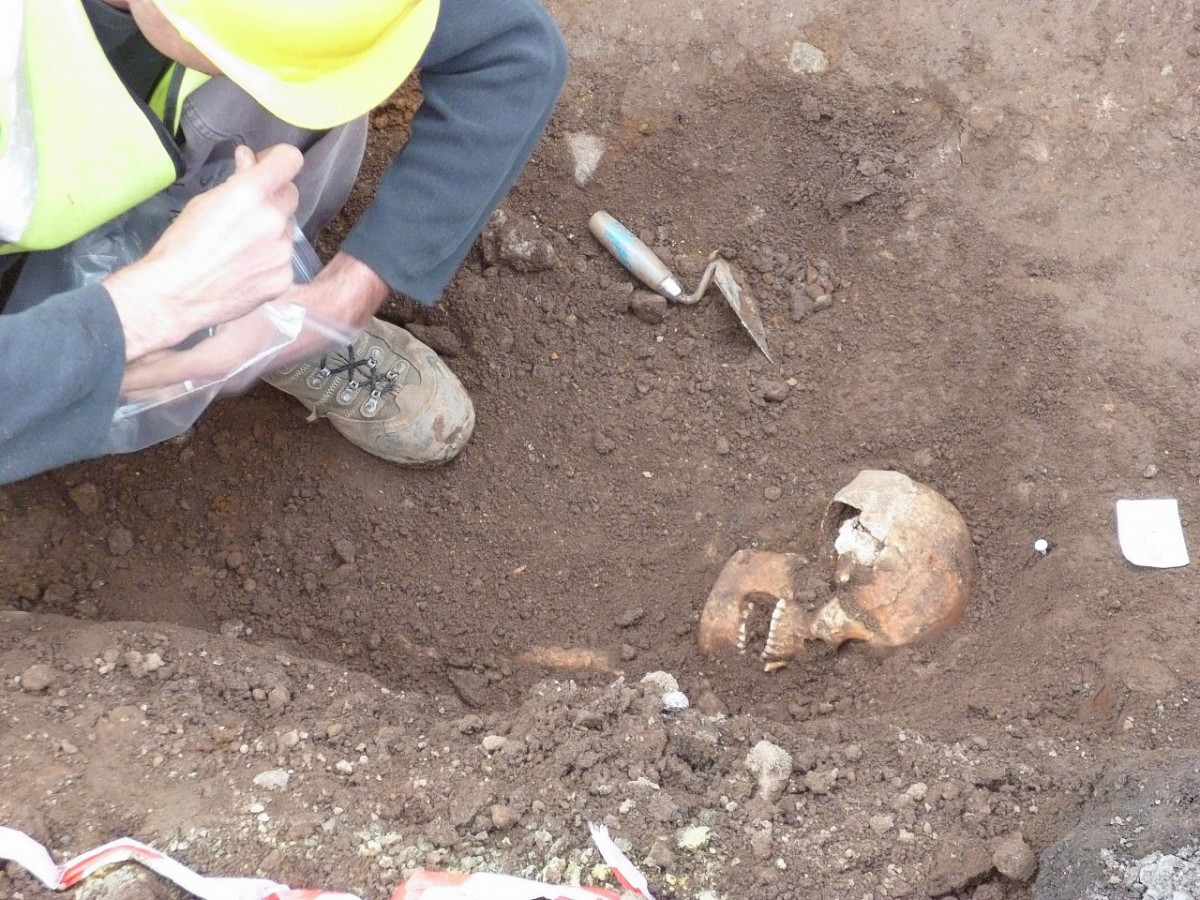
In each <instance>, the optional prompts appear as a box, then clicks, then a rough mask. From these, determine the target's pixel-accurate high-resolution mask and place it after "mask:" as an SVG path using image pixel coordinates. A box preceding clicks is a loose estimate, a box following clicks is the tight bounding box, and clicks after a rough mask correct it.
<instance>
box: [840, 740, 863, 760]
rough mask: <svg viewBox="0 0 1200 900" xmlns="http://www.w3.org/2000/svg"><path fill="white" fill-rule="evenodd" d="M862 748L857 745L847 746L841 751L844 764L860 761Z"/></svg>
mask: <svg viewBox="0 0 1200 900" xmlns="http://www.w3.org/2000/svg"><path fill="white" fill-rule="evenodd" d="M862 755H863V752H862V747H860V746H858V744H847V745H846V746H845V747H844V748H843V749H842V756H844V757H846V762H858V761H859V760H860V759H862Z"/></svg>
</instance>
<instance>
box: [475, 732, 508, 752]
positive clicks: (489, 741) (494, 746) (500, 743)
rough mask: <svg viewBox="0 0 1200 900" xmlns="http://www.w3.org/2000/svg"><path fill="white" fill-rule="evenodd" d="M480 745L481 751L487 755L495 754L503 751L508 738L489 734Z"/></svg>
mask: <svg viewBox="0 0 1200 900" xmlns="http://www.w3.org/2000/svg"><path fill="white" fill-rule="evenodd" d="M481 743H482V746H483V749H484V750H486V751H487V752H488V753H495V752H496V751H497V750H503V749H504V745H505V744H507V743H508V738H506V737H504V736H503V735H499V734H489V735H488V736H487V737H485V738H484V739H483V741H482V742H481Z"/></svg>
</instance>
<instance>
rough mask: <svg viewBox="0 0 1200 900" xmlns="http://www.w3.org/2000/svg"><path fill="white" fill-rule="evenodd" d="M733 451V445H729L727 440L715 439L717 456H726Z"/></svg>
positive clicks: (722, 438)
mask: <svg viewBox="0 0 1200 900" xmlns="http://www.w3.org/2000/svg"><path fill="white" fill-rule="evenodd" d="M732 449H733V445H731V444H730V443H729V438H724V437H719V438H717V455H718V456H727V455H728V454H729V451H730V450H732Z"/></svg>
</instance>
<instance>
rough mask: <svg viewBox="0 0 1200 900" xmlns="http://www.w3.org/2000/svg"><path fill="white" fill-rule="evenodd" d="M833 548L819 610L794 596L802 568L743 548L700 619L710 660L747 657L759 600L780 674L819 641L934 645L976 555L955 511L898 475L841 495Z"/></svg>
mask: <svg viewBox="0 0 1200 900" xmlns="http://www.w3.org/2000/svg"><path fill="white" fill-rule="evenodd" d="M822 531H823V533H824V534H825V537H826V538H827V539H828V540H829V541H830V542H831V543H832V549H833V553H832V562H833V568H834V574H833V584H832V590H833V598H832V599H831V600H829V602H827V603H825V604H824V605H823V606H821V607H820V608H818V609H816V610H813V609H812V608H811V606H810V605H809V604H807V603H805V602H804V601H803V600H798V599H797V596H796V587H795V582H796V573H797V572H798V571H799V570H800V569H801V568H802V567H803V565H804V560H803V558H802V557H800V556H798V555H796V554H794V553H770V552H767V551H763V550H739V551H738V552H737V553H735V554H734V555H733V556H732V557H731V558H730V560H729V562H728V563H726V565H725V568H724V569H722V571H721V574H720V576H719V577H718V578H717V583H716V585H714V587H713V589H712V592H711V593H710V594H709V597H708V601H707V602H706V603H705V605H704V611H703V613H702V615H701V618H700V647H701V649H702V650H704V651H705V652H706V653H719V652H722V651H726V650H733V649H736V650H738V651H739V652H746V651H747V650H748V649H749V647H748V645H749V643H750V634H749V628H750V623H751V621H752V615H753V613H754V611H755V608H756V605H755V604H756V598H760V597H764V596H765V597H766V598H768V602H770V603H771V604H772V607H773V608H772V612H771V619H770V624H769V626H768V628H767V633H766V639H765V646H764V648H763V650H762V653H761V656H762V659H763V661H764V663H765V664H766V668H767V671H772V670H774V669H778V668H781V667H782V666H784V665H786V664H787V661H788V660H790V659H792V658H793V657H795V656H796V655H797V654H798V653H799V652H800V651H801V650H803V648H804V643H805V641H808V640H811V639H814V638H815V639H819V640H822V641H825V642H827V643H830V644H833V645H835V646H836V645H838V644H841V643H843V642H844V641H850V640H855V641H865V642H866V643H868V644H870V645H872V646H876V647H898V646H901V645H904V644H910V643H912V642H914V641H917V640H920V639H922V638H926V637H931V636H933V635H935V634H937V633H939V632H941V631H942V630H943V629H945V628H948V627H949V626H951V625H953V624H954V623H955V622H957V621H958V620H959V618H960V617H961V616H962V611H963V607H964V605H965V604H966V600H967V596H968V594H969V593H970V590H971V577H972V573H973V570H974V553H973V552H972V548H971V535H970V532H969V531H968V530H967V525H966V522H964V521H963V518H962V516H961V515H960V514H959V512H958V510H957V509H955V508H954V506H953V505H952V504H951V503H950V502H949V501H948V500H946V498H944V497H942V496H941V495H940V494H938V493H937V492H936V491H934V490H933V489H932V488H929V487H926V486H925V485H923V484H920V483H918V482H915V481H913V480H912V479H911V478H909V477H908V476H907V475H903V474H901V473H899V472H886V471H877V470H868V471H865V472H860V473H859V475H858V476H857V477H856V478H855V479H854V480H853V481H852V482H850V484H848V485H846V487H844V488H842V490H840V491H838V493H837V494H836V495H835V496H834V499H833V502H832V503H830V505H829V508H828V509H827V510H826V513H825V519H824V522H823V523H822Z"/></svg>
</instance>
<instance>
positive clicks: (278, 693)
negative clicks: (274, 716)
mask: <svg viewBox="0 0 1200 900" xmlns="http://www.w3.org/2000/svg"><path fill="white" fill-rule="evenodd" d="M291 702H292V692H291V691H290V690H288V686H287V685H286V684H277V685H275V687H273V688H271V690H269V691H267V705H268V706H270V707H271V709H275V710H280V709H283V708H284V707H286V706H287V705H288V704H289V703H291Z"/></svg>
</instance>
